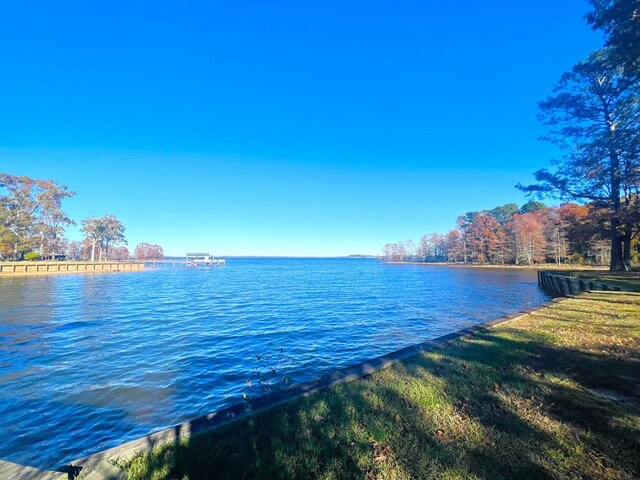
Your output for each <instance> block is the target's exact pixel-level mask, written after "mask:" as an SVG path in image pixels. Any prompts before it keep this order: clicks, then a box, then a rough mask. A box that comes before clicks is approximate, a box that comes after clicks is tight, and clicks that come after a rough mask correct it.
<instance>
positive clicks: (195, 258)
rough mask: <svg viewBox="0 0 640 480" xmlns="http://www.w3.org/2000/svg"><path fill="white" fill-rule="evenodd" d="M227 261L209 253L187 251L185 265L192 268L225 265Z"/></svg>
mask: <svg viewBox="0 0 640 480" xmlns="http://www.w3.org/2000/svg"><path fill="white" fill-rule="evenodd" d="M226 263H227V262H226V261H225V260H224V259H222V258H213V256H212V255H210V254H208V253H187V258H186V259H185V266H187V267H190V268H217V267H224V266H225V264H226Z"/></svg>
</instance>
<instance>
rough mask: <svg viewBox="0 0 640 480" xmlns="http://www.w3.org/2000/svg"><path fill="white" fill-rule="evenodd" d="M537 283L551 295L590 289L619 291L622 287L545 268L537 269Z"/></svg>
mask: <svg viewBox="0 0 640 480" xmlns="http://www.w3.org/2000/svg"><path fill="white" fill-rule="evenodd" d="M538 285H540V287H541V288H542V289H543V290H545V291H546V292H549V293H551V294H553V295H559V296H565V295H575V294H577V293H581V292H588V291H590V290H601V291H610V290H614V291H621V290H622V289H621V288H620V287H618V286H615V285H609V284H607V283H603V282H597V281H594V280H589V279H583V278H574V277H570V276H568V275H566V274H565V275H562V274H558V273H557V272H550V271H546V270H538Z"/></svg>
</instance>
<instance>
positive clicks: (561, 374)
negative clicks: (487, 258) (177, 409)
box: [124, 292, 640, 479]
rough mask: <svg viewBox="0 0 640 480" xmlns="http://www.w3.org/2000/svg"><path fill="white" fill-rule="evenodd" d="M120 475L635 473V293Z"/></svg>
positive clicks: (432, 358)
mask: <svg viewBox="0 0 640 480" xmlns="http://www.w3.org/2000/svg"><path fill="white" fill-rule="evenodd" d="M124 467H125V469H126V470H127V471H128V473H129V475H130V478H134V479H137V478H153V479H164V478H177V479H182V478H189V479H201V478H202V479H204V478H229V479H234V478H305V479H306V478H327V479H330V478H349V479H350V478H371V479H373V478H420V479H422V478H427V479H428V478H440V479H463V478H464V479H467V478H470V479H500V478H521V479H536V478H570V479H584V478H594V479H596V478H597V479H613V478H628V479H631V478H639V477H640V294H633V293H609V292H607V293H604V292H603V293H590V294H586V295H583V296H581V297H579V298H575V299H568V300H566V301H564V302H561V303H558V304H556V305H554V306H552V307H549V308H546V309H544V310H541V311H538V312H536V313H534V314H530V315H527V316H526V317H523V318H521V319H517V320H514V321H511V322H509V323H505V324H502V325H499V326H497V327H494V328H492V329H489V330H485V331H483V332H481V333H479V334H477V335H475V336H473V337H471V338H467V339H464V340H458V341H455V342H453V343H451V344H448V345H447V346H445V347H444V348H442V349H440V350H437V351H435V352H430V353H425V354H422V355H420V356H416V357H413V358H411V359H410V360H408V361H406V362H404V363H401V364H397V365H396V366H394V367H391V368H388V369H386V370H383V371H380V372H378V373H376V374H374V375H372V376H370V377H368V378H365V379H362V380H359V381H356V382H353V383H350V384H345V385H340V386H337V387H334V388H331V389H329V390H326V391H322V392H319V393H316V394H313V395H310V396H308V397H305V398H301V399H298V400H295V401H293V402H290V403H288V404H286V405H283V406H280V407H277V408H275V409H273V410H270V411H267V412H264V413H261V414H258V415H255V416H253V417H249V418H246V419H243V420H240V421H238V422H235V423H233V424H230V425H227V426H225V427H222V428H220V429H217V430H215V431H213V432H209V433H206V434H202V435H199V436H195V437H192V438H191V439H188V440H184V441H183V442H182V443H178V444H169V445H165V446H163V447H160V448H157V449H156V450H154V451H153V452H151V453H148V454H145V455H142V456H139V457H137V458H134V459H133V460H132V461H129V462H128V463H126V464H125V465H124Z"/></svg>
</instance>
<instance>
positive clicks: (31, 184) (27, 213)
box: [0, 173, 75, 260]
mask: <svg viewBox="0 0 640 480" xmlns="http://www.w3.org/2000/svg"><path fill="white" fill-rule="evenodd" d="M0 189H2V190H4V191H5V192H6V194H5V195H0V250H2V251H3V252H5V253H6V252H7V251H9V250H11V255H12V256H13V258H14V259H16V260H17V259H20V258H21V257H22V256H23V255H24V253H25V252H28V251H29V250H31V249H33V248H36V246H38V247H39V250H40V252H39V253H40V254H43V255H46V254H47V253H51V254H54V253H56V242H57V240H58V239H59V238H60V236H61V235H62V234H63V233H64V230H65V228H66V227H67V226H69V225H72V224H73V221H72V220H71V219H70V218H69V217H67V215H66V214H65V213H64V211H63V210H62V208H61V204H62V200H64V199H65V198H68V197H72V196H74V195H75V193H74V192H72V191H70V190H69V189H68V188H67V187H65V186H63V185H59V184H58V183H56V182H55V181H54V180H38V179H33V178H30V177H26V176H17V175H9V174H6V173H3V174H0ZM47 248H48V249H49V250H50V251H49V252H47V251H45V250H47Z"/></svg>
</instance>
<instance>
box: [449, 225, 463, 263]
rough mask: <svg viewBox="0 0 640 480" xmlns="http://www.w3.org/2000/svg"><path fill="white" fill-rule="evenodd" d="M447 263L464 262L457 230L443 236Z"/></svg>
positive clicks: (459, 235)
mask: <svg viewBox="0 0 640 480" xmlns="http://www.w3.org/2000/svg"><path fill="white" fill-rule="evenodd" d="M445 245H446V252H447V262H462V261H464V244H463V241H462V235H461V234H460V232H459V231H458V230H451V231H450V232H449V233H447V234H446V235H445Z"/></svg>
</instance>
